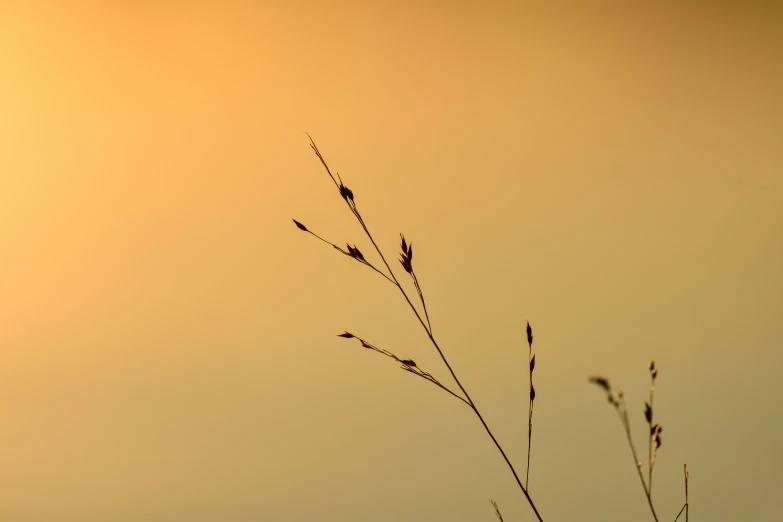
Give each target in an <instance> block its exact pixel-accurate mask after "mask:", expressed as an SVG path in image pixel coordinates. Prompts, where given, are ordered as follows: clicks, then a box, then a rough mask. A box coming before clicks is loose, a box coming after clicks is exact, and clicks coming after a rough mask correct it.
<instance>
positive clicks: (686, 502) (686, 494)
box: [682, 464, 690, 522]
mask: <svg viewBox="0 0 783 522" xmlns="http://www.w3.org/2000/svg"><path fill="white" fill-rule="evenodd" d="M682 469H683V472H684V473H685V522H688V508H689V506H690V502H688V479H689V478H690V475H689V474H688V465H687V464H683V465H682Z"/></svg>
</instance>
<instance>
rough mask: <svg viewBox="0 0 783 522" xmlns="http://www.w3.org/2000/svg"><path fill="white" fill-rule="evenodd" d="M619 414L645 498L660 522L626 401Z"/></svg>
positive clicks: (656, 520) (655, 517)
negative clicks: (633, 434) (638, 452)
mask: <svg viewBox="0 0 783 522" xmlns="http://www.w3.org/2000/svg"><path fill="white" fill-rule="evenodd" d="M617 412H618V414H619V415H620V421H621V422H622V423H623V427H624V428H625V436H626V437H627V438H628V445H629V446H630V447H631V454H632V455H633V463H634V466H635V467H636V472H637V473H638V474H639V480H640V481H641V482H642V488H643V489H644V496H646V497H647V503H648V504H649V505H650V511H652V516H653V518H654V519H655V522H658V515H657V514H656V513H655V508H654V507H653V503H652V498H651V497H650V492H649V490H648V489H647V484H645V482H644V475H643V474H642V468H641V462H640V461H639V457H638V456H637V454H636V446H634V443H633V437H631V423H630V421H629V420H628V411H627V410H626V409H625V401H624V400H623V411H622V413H620V410H619V409H618V411H617Z"/></svg>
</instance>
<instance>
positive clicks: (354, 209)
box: [308, 135, 657, 522]
mask: <svg viewBox="0 0 783 522" xmlns="http://www.w3.org/2000/svg"><path fill="white" fill-rule="evenodd" d="M308 137H309V135H308ZM310 144H311V147H312V149H313V150H314V151H315V154H316V156H318V159H320V160H321V163H322V164H323V165H324V167H325V168H326V171H327V173H328V174H329V177H330V178H332V181H333V182H334V183H335V185H337V186H338V187H340V185H341V184H342V183H340V184H338V182H337V180H336V179H335V178H334V176H333V175H332V172H331V171H330V170H329V167H328V166H327V164H326V161H325V160H324V159H323V157H322V156H321V153H320V152H319V151H318V148H317V147H316V146H315V142H313V139H312V138H310ZM343 199H344V200H345V202H346V204H347V205H348V208H349V209H350V210H351V212H352V213H353V215H354V216H356V219H357V220H358V221H359V224H360V225H361V226H362V229H364V232H365V234H367V237H368V238H369V239H370V242H371V243H372V245H373V246H374V247H375V250H376V251H377V252H378V255H379V256H380V257H381V260H382V261H383V264H384V265H386V269H387V270H388V271H389V274H390V276H391V278H392V280H393V282H394V284H395V285H396V286H397V288H398V289H399V290H400V293H402V296H403V297H404V298H405V301H406V302H407V303H408V306H410V308H411V310H413V313H414V314H415V315H416V318H417V319H418V320H419V323H420V324H421V326H422V328H424V331H425V332H426V333H427V337H429V339H430V342H431V343H432V345H433V346H434V347H435V349H436V350H437V351H438V354H439V355H440V358H441V360H442V361H443V364H445V365H446V368H448V370H449V373H450V374H451V377H452V378H453V379H454V382H456V383H457V386H459V389H460V390H461V391H462V393H463V394H464V395H465V399H466V402H467V403H468V404H469V406H470V407H471V409H472V410H473V412H474V413H475V414H476V416H477V417H478V419H479V421H481V424H482V425H483V426H484V430H486V432H487V434H488V435H489V437H490V438H491V439H492V442H494V443H495V447H497V449H498V451H500V454H501V455H502V456H503V459H504V460H505V461H506V464H508V467H509V469H510V470H511V473H512V474H513V475H514V479H515V480H516V481H517V484H518V485H519V488H520V489H521V490H522V493H523V494H524V495H525V498H526V499H527V501H528V503H529V504H530V507H532V508H533V512H534V513H535V514H536V518H538V520H539V522H543V519H542V518H541V515H540V514H539V513H538V509H536V506H535V504H534V503H533V499H532V498H530V495H529V494H528V492H527V489H526V488H525V486H524V485H523V484H522V481H521V480H520V478H519V475H517V472H516V470H515V469H514V466H513V464H511V461H510V460H509V459H508V456H506V452H505V451H503V448H502V446H501V445H500V443H499V442H498V441H497V439H496V438H495V435H493V433H492V430H490V429H489V426H487V423H486V422H485V421H484V418H483V417H482V415H481V413H480V412H479V410H478V408H477V407H476V405H475V403H474V402H473V400H472V399H471V398H470V395H469V394H468V392H467V390H466V389H465V387H464V386H463V385H462V383H461V382H460V381H459V379H458V378H457V375H456V373H454V370H453V368H452V367H451V365H450V364H449V362H448V360H447V359H446V356H445V355H444V353H443V350H441V348H440V346H438V343H437V342H436V341H435V338H434V337H433V336H432V331H431V330H430V329H429V328H428V327H427V324H426V323H425V322H424V319H423V318H422V317H421V314H419V311H418V310H416V307H415V306H414V305H413V303H412V302H411V300H410V298H409V297H408V294H407V293H406V292H405V290H404V289H403V288H402V285H401V284H400V282H399V281H398V280H397V277H396V276H395V275H394V272H393V271H392V269H391V267H390V266H389V263H388V262H387V261H386V257H385V256H384V255H383V253H382V252H381V249H380V248H379V247H378V244H377V243H376V242H375V239H374V238H373V237H372V234H371V233H370V231H369V230H368V229H367V225H366V224H365V223H364V220H363V219H362V217H361V214H359V210H358V209H357V207H356V204H355V203H353V198H350V199H349V198H345V197H344V198H343ZM656 522H657V519H656Z"/></svg>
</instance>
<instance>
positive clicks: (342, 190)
mask: <svg viewBox="0 0 783 522" xmlns="http://www.w3.org/2000/svg"><path fill="white" fill-rule="evenodd" d="M307 136H308V138H310V147H311V148H312V150H313V152H314V153H315V155H316V157H317V158H318V159H319V160H320V162H321V164H322V165H323V167H324V169H325V170H326V173H327V174H328V176H329V178H330V179H331V180H332V182H333V183H334V185H335V187H336V188H337V191H338V193H339V194H340V197H341V198H342V199H343V201H344V202H345V203H346V205H347V206H348V209H349V210H350V211H351V213H352V214H353V215H354V217H355V218H356V220H357V221H358V222H359V225H360V226H361V227H362V230H363V231H364V233H365V235H366V236H367V238H368V239H369V240H370V243H371V244H372V246H373V247H374V249H375V252H376V253H377V254H378V257H379V259H380V263H381V264H380V265H378V266H376V265H375V264H373V263H371V262H370V261H368V259H367V258H366V257H365V255H364V254H363V253H362V252H361V251H360V250H359V248H358V247H357V246H356V245H353V246H351V244H350V243H346V248H345V249H343V248H341V247H339V246H337V244H335V243H332V242H331V241H328V240H326V239H324V238H323V237H321V236H319V235H318V234H316V233H315V232H313V231H311V230H310V229H308V228H307V227H306V226H305V225H303V224H302V223H301V222H299V221H297V220H295V219H294V220H293V222H294V224H295V225H296V227H297V228H298V229H299V230H301V231H303V232H306V233H308V234H311V235H312V236H314V237H316V238H317V239H319V240H320V241H322V242H324V243H326V244H328V245H330V246H332V247H333V248H334V249H336V250H337V251H339V252H340V253H342V254H344V255H346V256H348V257H350V258H352V259H354V260H355V261H357V262H358V263H360V264H362V265H364V266H367V267H368V268H370V269H371V270H373V271H375V272H376V273H378V274H379V275H380V276H381V277H383V278H384V279H386V280H387V281H388V282H389V283H390V284H391V285H393V286H394V287H396V288H397V290H399V292H400V294H401V295H402V297H403V299H404V300H405V302H406V303H407V304H408V307H410V309H411V311H412V312H413V314H414V316H415V317H416V319H417V321H418V322H419V324H420V325H421V326H422V328H423V329H424V332H425V334H426V336H427V338H428V339H429V341H430V343H431V344H432V346H433V347H434V348H435V350H436V351H437V352H438V355H439V356H440V358H441V360H442V361H443V364H444V365H445V366H446V368H447V369H448V371H449V373H450V375H451V377H452V379H453V380H454V383H455V384H456V386H457V388H458V390H455V389H452V388H450V387H448V386H446V385H445V384H443V383H442V382H440V381H439V380H438V379H436V378H435V377H434V376H433V375H432V374H431V373H429V372H427V371H425V370H423V369H421V368H420V367H419V366H418V365H417V364H416V362H414V361H413V360H412V359H401V358H399V357H398V356H397V355H395V354H394V353H392V352H391V351H389V350H386V349H384V348H379V347H377V346H375V345H373V344H372V343H370V342H368V341H366V340H365V339H363V338H361V337H359V336H357V335H354V334H353V333H350V332H347V331H346V332H344V333H341V334H338V337H342V338H345V339H356V340H357V341H358V342H359V343H360V345H361V346H362V348H366V349H369V350H373V351H375V352H378V353H380V354H382V355H384V356H386V357H388V358H390V359H392V360H394V361H395V362H396V363H398V364H399V365H400V368H401V369H402V370H404V371H406V372H408V373H411V374H413V375H415V376H417V377H420V378H422V379H424V380H425V381H428V382H430V383H431V384H434V385H435V386H437V387H438V388H440V389H442V390H443V391H445V392H446V393H448V394H449V395H451V396H453V397H455V398H456V399H457V400H459V401H461V402H462V403H464V404H465V405H466V406H467V407H468V408H470V410H471V411H472V412H473V413H474V414H475V416H476V418H477V419H478V420H479V422H481V424H482V426H483V427H484V430H485V431H486V433H487V435H488V436H489V437H490V439H491V440H492V442H493V444H494V445H495V447H496V448H497V450H498V452H499V453H500V455H501V456H502V457H503V460H504V461H505V462H506V464H507V466H508V468H509V470H510V471H511V473H512V475H513V476H514V479H515V480H516V483H517V485H518V486H519V489H520V490H521V491H522V493H523V494H524V496H525V498H526V499H527V501H528V503H529V504H530V507H531V508H532V509H533V513H534V514H535V516H536V518H537V519H538V520H539V521H540V522H543V518H542V517H541V515H540V513H539V511H538V508H537V506H536V504H535V503H534V502H533V499H532V498H531V496H530V494H529V489H528V485H529V479H530V452H531V441H532V435H533V406H534V401H535V398H536V390H535V387H534V386H533V370H534V369H535V366H536V356H535V353H534V352H533V329H532V328H531V326H530V323H529V322H527V325H526V328H525V333H526V335H527V343H528V372H529V379H530V388H529V397H528V451H527V468H526V472H525V481H524V484H523V482H522V480H521V478H520V476H519V474H518V473H517V471H516V469H515V468H514V465H513V464H512V463H511V461H510V460H509V458H508V456H507V455H506V452H505V451H504V449H503V447H502V446H501V444H500V443H499V442H498V440H497V438H496V437H495V435H494V434H493V432H492V430H491V429H490V427H489V426H488V425H487V423H486V421H485V420H484V417H483V416H482V414H481V412H480V411H479V408H478V406H477V405H476V403H475V402H474V401H473V399H471V397H470V395H469V394H468V391H467V390H466V389H465V387H464V386H463V385H462V383H461V382H460V380H459V378H458V377H457V375H456V373H455V372H454V370H453V368H452V367H451V365H450V364H449V362H448V360H447V358H446V355H445V353H444V352H443V350H442V348H441V347H440V345H439V344H438V342H437V341H436V340H435V336H434V334H433V331H432V323H431V321H430V317H429V314H428V312H427V304H426V301H425V299H424V293H423V291H422V288H421V284H420V283H419V279H418V277H417V276H416V271H415V267H414V263H413V244H412V243H411V242H410V241H408V240H406V239H405V236H404V235H402V234H400V258H399V262H400V265H401V266H402V268H403V270H404V271H405V272H406V273H407V274H408V275H409V276H410V278H411V281H412V282H413V286H414V288H415V289H416V293H417V295H418V297H419V302H420V303H421V312H420V311H419V309H418V308H417V307H416V306H415V305H414V304H413V301H412V300H411V298H410V296H409V295H408V292H406V290H405V288H404V287H403V285H402V284H401V283H400V281H399V280H398V279H397V276H396V275H395V274H394V272H393V271H392V269H391V267H390V266H389V263H388V262H387V258H386V256H385V255H384V254H383V252H381V249H380V248H379V247H378V245H377V243H376V242H375V239H374V238H373V236H372V234H371V233H370V230H369V228H368V227H367V224H366V222H365V220H364V218H363V216H362V214H361V213H360V212H359V208H358V206H357V204H356V200H355V196H354V193H353V191H352V190H351V189H349V188H348V187H347V186H345V184H344V183H343V180H342V178H341V177H340V175H339V174H338V173H337V172H335V173H334V174H333V173H332V171H331V169H330V168H329V166H328V165H327V163H326V160H325V159H324V157H323V156H322V155H321V152H320V151H319V150H318V147H317V146H316V145H315V142H314V141H313V139H312V138H311V137H310V135H309V134H308V135H307ZM379 267H380V268H379ZM650 374H651V379H652V383H653V384H654V382H655V377H656V375H657V370H656V368H655V365H654V364H653V363H650ZM590 381H591V382H593V383H594V384H596V385H598V386H600V387H601V388H603V389H604V391H605V392H606V393H607V396H608V398H609V402H610V403H611V404H612V405H613V406H614V407H615V409H616V410H617V412H618V414H619V415H620V419H621V421H622V423H623V426H624V428H625V430H626V435H627V437H628V442H629V444H630V446H631V452H632V454H633V457H634V461H635V462H636V463H637V471H638V472H639V478H640V479H641V481H642V485H643V487H644V490H645V494H646V496H647V500H648V503H649V505H650V510H651V511H652V514H653V517H654V518H655V520H656V522H657V521H658V517H657V515H656V513H655V509H654V508H653V503H652V471H653V464H654V462H655V456H656V455H657V450H658V448H659V447H660V445H661V438H660V433H661V427H660V425H659V424H655V425H653V424H652V421H653V417H652V415H653V412H652V402H653V391H654V388H653V386H651V387H650V401H649V403H646V405H645V418H646V419H647V422H648V425H649V428H650V439H649V474H648V481H645V479H644V475H643V474H642V471H641V466H642V464H641V463H640V462H639V460H638V458H637V456H636V448H635V447H634V445H633V440H632V439H631V433H630V421H629V420H628V413H627V410H626V408H625V402H624V400H623V394H622V391H619V392H618V393H617V394H613V393H612V390H611V388H610V386H609V381H608V380H607V379H605V378H602V377H591V378H590ZM685 477H686V487H685V492H686V494H685V504H684V505H683V508H682V509H681V510H680V514H681V513H682V511H683V510H684V511H685V516H686V520H687V517H688V500H687V499H688V495H687V491H688V489H687V483H688V474H687V471H686V475H685ZM492 505H493V507H494V509H495V514H496V516H497V518H498V519H499V520H500V521H501V522H503V517H502V515H501V514H500V509H499V508H498V505H497V503H496V502H495V501H494V500H493V501H492ZM677 518H679V514H678V515H677ZM675 522H676V519H675Z"/></svg>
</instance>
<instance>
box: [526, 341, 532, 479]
mask: <svg viewBox="0 0 783 522" xmlns="http://www.w3.org/2000/svg"><path fill="white" fill-rule="evenodd" d="M532 357H533V345H532V344H528V356H527V367H528V368H530V359H531V358H532ZM530 389H531V390H532V389H533V370H532V369H530ZM532 438H533V400H532V399H531V398H530V395H528V408H527V471H526V472H525V488H527V487H528V480H529V479H530V444H531V441H532Z"/></svg>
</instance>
